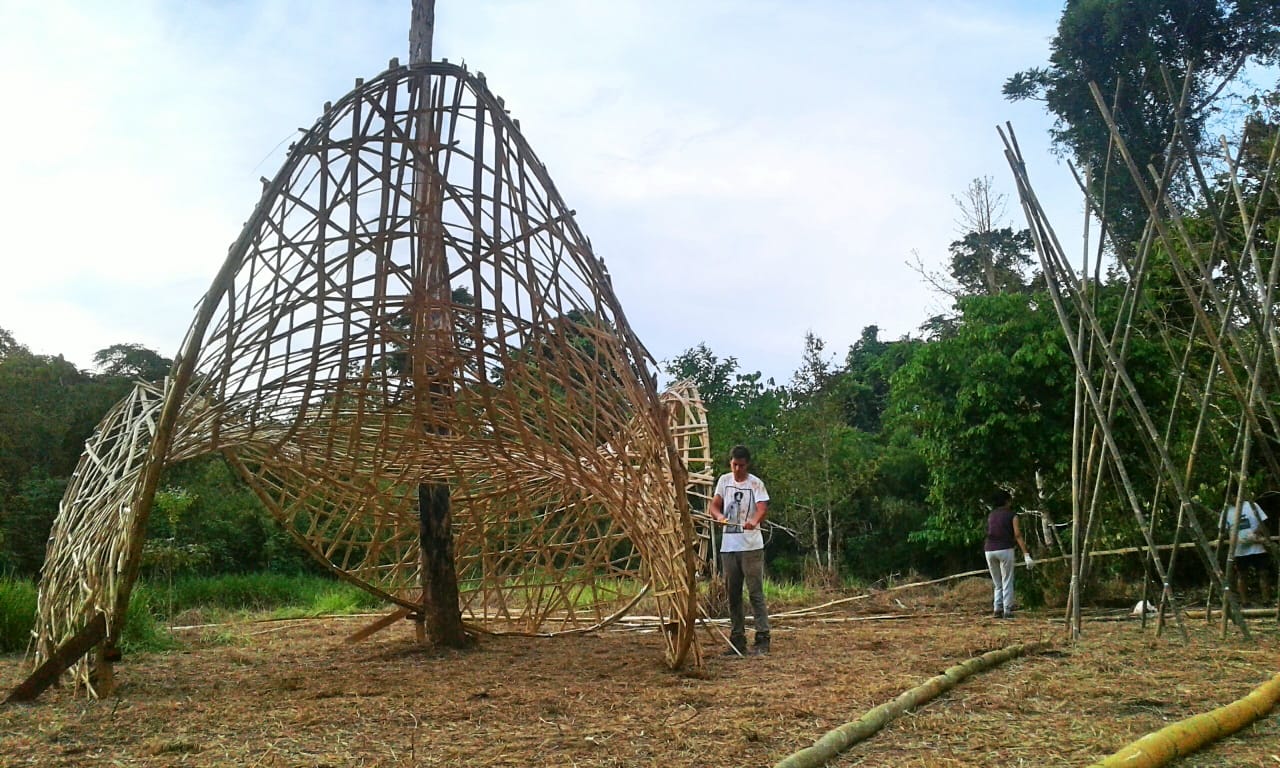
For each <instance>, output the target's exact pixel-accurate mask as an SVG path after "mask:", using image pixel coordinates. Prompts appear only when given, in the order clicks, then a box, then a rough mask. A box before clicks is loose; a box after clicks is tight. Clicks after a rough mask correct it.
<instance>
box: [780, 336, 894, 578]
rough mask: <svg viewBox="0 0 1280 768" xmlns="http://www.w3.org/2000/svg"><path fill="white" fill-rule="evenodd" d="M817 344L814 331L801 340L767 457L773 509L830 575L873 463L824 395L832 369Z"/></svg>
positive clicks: (861, 438)
mask: <svg viewBox="0 0 1280 768" xmlns="http://www.w3.org/2000/svg"><path fill="white" fill-rule="evenodd" d="M824 346H825V345H824V343H823V341H822V339H820V338H818V337H817V336H815V335H814V334H813V333H808V334H806V335H805V351H804V357H803V358H802V362H801V365H800V368H799V369H798V370H797V371H796V374H795V376H794V378H793V380H792V385H791V386H790V387H789V388H788V389H787V398H786V406H785V407H784V408H783V410H782V412H781V413H780V414H779V417H778V425H777V429H776V433H775V439H774V441H773V442H772V444H771V447H770V448H769V450H768V452H767V454H766V455H767V456H768V457H769V458H770V461H769V465H770V468H771V470H770V471H771V474H770V484H771V491H770V496H771V497H772V498H773V499H774V503H773V505H772V506H775V507H776V508H778V513H779V514H780V516H781V517H782V518H783V519H784V521H785V522H786V523H787V524H788V526H789V527H790V528H792V529H793V530H795V532H796V534H797V537H798V539H799V541H800V543H801V544H802V545H803V546H805V547H806V549H807V550H808V551H809V553H810V554H811V555H812V557H813V560H814V562H815V563H816V564H817V565H818V567H819V568H821V569H822V570H824V571H825V572H826V573H827V574H828V577H829V578H833V577H835V576H837V575H838V574H839V571H840V554H841V547H840V541H841V539H842V538H843V535H844V533H845V531H846V530H847V529H848V527H849V524H850V513H851V511H852V509H853V502H854V499H855V497H856V495H857V494H858V493H860V492H862V491H863V490H865V489H866V488H867V487H868V486H869V485H870V483H871V480H872V479H873V477H874V475H875V466H876V462H875V452H874V449H873V446H872V441H871V439H870V437H869V436H867V435H865V434H864V433H861V432H859V431H858V430H856V429H854V428H852V427H850V426H849V425H848V424H846V423H845V421H844V419H843V418H842V411H841V408H840V404H839V402H838V401H837V400H836V399H835V398H834V397H832V395H831V392H830V385H831V382H832V380H833V372H832V370H831V366H830V363H829V362H828V361H827V360H825V359H824V358H823V355H822V352H823V348H824Z"/></svg>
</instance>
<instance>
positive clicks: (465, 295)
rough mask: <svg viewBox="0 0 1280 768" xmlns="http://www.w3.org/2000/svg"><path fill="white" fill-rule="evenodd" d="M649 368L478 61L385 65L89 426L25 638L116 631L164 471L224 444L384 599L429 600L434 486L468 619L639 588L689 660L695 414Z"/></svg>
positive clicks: (326, 122)
mask: <svg viewBox="0 0 1280 768" xmlns="http://www.w3.org/2000/svg"><path fill="white" fill-rule="evenodd" d="M652 368H653V361H652V359H651V358H650V356H649V355H648V353H647V352H646V351H645V350H644V348H643V347H642V346H641V344H640V342H639V340H638V339H637V338H636V336H635V334H634V333H633V332H632V330H631V328H630V326H629V325H628V323H627V321H626V318H625V316H624V315H623V312H622V308H621V307H620V306H619V303H618V300H617V297H616V296H615V295H614V293H613V290H612V287H611V285H610V279H609V275H608V273H607V272H606V271H605V268H604V265H603V263H602V262H600V261H599V260H597V259H596V258H595V256H594V255H593V254H592V251H591V248H590V244H589V242H588V241H587V239H586V238H585V237H584V236H583V235H582V233H581V232H580V231H579V229H578V226H577V224H576V223H575V221H574V219H573V212H572V211H570V210H569V209H568V208H567V207H566V206H565V204H564V203H563V201H562V200H561V198H560V196H559V194H558V193H557V192H556V189H555V186H554V185H553V184H552V181H551V178H550V177H549V175H548V173H547V170H546V168H545V167H544V166H543V165H542V163H541V162H539V161H538V159H537V158H536V157H535V156H534V154H533V152H532V150H531V149H530V147H529V145H528V143H527V142H526V141H525V139H524V138H523V136H522V135H521V133H520V130H519V126H518V123H517V122H516V121H513V120H512V119H511V118H510V117H509V116H508V114H507V112H506V111H505V109H504V108H503V103H502V100H501V99H498V98H497V97H495V96H494V95H493V94H492V93H490V91H489V90H488V88H487V87H486V84H485V80H484V77H483V75H478V74H472V73H470V72H468V71H467V70H465V69H464V68H462V67H459V66H456V65H451V64H449V63H447V62H434V63H430V64H422V65H414V66H412V67H403V66H398V65H397V64H396V62H394V61H393V62H392V67H391V68H390V69H388V70H387V71H386V72H383V73H382V74H381V75H379V76H377V77H376V78H373V79H372V80H370V81H369V82H367V83H366V82H360V81H357V84H356V88H355V89H354V90H353V91H352V92H351V93H349V94H347V95H346V96H345V97H343V98H342V99H341V100H340V101H338V102H337V103H335V104H332V105H326V108H325V110H324V114H323V115H322V116H321V117H320V119H319V120H318V121H317V122H316V124H315V125H314V126H313V127H312V128H311V129H310V130H308V131H306V132H305V134H304V135H303V136H302V137H301V138H300V139H299V140H298V141H297V142H296V143H295V144H294V145H293V146H292V147H291V149H290V151H289V153H288V157H287V159H286V160H285V162H284V165H283V167H282V168H281V170H280V171H279V173H278V174H277V175H276V177H275V178H274V179H273V180H271V181H270V182H267V184H266V188H265V190H264V192H263V196H262V198H261V200H260V202H259V203H258V205H257V207H256V208H255V210H254V212H253V214H252V216H251V217H250V219H249V221H248V222H247V224H246V226H245V229H244V230H243V232H242V234H241V236H240V237H239V239H238V240H237V241H236V242H235V243H234V244H233V245H232V247H231V250H230V253H229V255H228V258H227V260H226V262H225V264H224V266H223V268H222V270H221V271H220V273H219V274H218V276H217V277H216V278H215V280H214V282H213V284H212V286H211V288H210V289H209V291H208V293H207V294H206V296H205V298H204V301H203V302H202V304H201V306H200V308H199V310H198V312H197V316H196V319H195V321H194V323H193V325H192V327H191V329H190V331H189V332H188V335H187V338H186V340H185V341H184V343H183V348H182V350H181V352H180V354H179V356H178V358H177V360H176V361H175V365H174V374H173V376H172V378H171V380H169V381H168V382H167V383H166V385H165V387H164V388H163V391H161V390H159V389H156V388H152V387H147V386H141V385H140V386H139V387H138V388H137V389H136V390H135V391H134V393H133V394H132V395H131V396H130V397H129V398H128V399H126V400H125V401H123V402H122V403H120V404H119V405H118V406H117V407H116V408H115V409H114V410H113V411H112V412H111V413H110V415H108V416H107V417H106V419H105V420H104V421H103V422H102V424H101V426H100V427H99V429H98V431H97V432H96V434H95V435H94V437H93V439H92V440H91V441H90V443H89V444H88V445H86V449H85V453H84V455H83V457H82V459H81V462H80V465H79V467H78V469H77V472H76V475H75V478H74V480H73V482H72V484H71V486H70V487H69V489H68V491H67V494H66V497H65V499H64V501H63V504H62V508H61V510H60V514H59V517H58V520H57V522H56V525H55V528H54V535H53V537H52V539H51V542H50V545H49V551H48V558H47V562H46V565H45V569H44V575H43V580H42V582H41V589H40V601H39V604H40V608H39V618H38V626H37V646H38V648H37V655H38V656H39V657H41V658H47V656H48V654H50V653H51V652H52V651H53V649H54V648H55V647H56V646H57V645H58V644H59V643H61V642H63V641H65V640H66V639H67V638H68V637H70V636H71V635H72V634H74V633H75V632H76V631H77V628H79V627H82V626H85V625H86V623H87V622H88V621H89V620H90V619H92V618H93V617H94V616H96V615H97V614H105V616H106V618H107V623H108V626H109V627H110V628H111V629H109V634H110V635H111V636H113V637H114V636H115V631H116V629H117V628H118V626H119V624H120V622H121V619H122V617H123V610H124V608H125V607H126V606H127V594H128V590H129V588H130V586H131V584H132V582H133V580H134V579H135V578H136V572H137V568H138V565H137V559H138V555H139V552H140V547H141V539H142V531H143V530H144V526H145V517H146V515H147V513H148V511H149V509H150V505H151V500H152V497H153V495H154V492H155V488H156V484H157V481H158V477H159V473H160V472H161V471H162V470H163V468H164V467H167V466H170V465H172V464H174V463H176V462H180V461H184V460H187V459H191V458H193V457H196V456H200V455H202V454H208V453H211V452H220V453H221V454H223V455H224V456H225V457H226V459H227V460H228V461H229V462H230V464H231V465H232V466H234V467H235V468H236V469H237V471H238V472H239V473H240V475H241V476H242V477H243V479H244V480H245V481H246V482H247V483H248V484H249V485H250V486H251V487H252V488H253V489H254V491H255V492H256V493H257V495H258V496H259V498H260V499H261V500H262V502H263V504H264V505H265V506H266V507H267V509H269V510H270V512H271V514H272V515H273V516H274V517H275V518H276V520H277V521H278V522H279V523H280V524H281V525H282V526H284V527H285V529H287V530H288V531H289V532H290V533H291V534H292V535H293V537H294V538H295V539H296V540H297V542H298V543H299V544H300V545H301V546H302V547H303V548H305V549H306V550H307V551H308V552H310V553H311V554H312V555H314V556H315V557H316V558H318V559H319V560H321V561H322V562H324V563H327V564H328V565H329V566H330V567H331V568H332V569H333V570H334V571H335V572H336V573H337V574H338V575H340V576H341V577H342V578H345V579H347V580H349V581H351V582H353V583H356V584H358V585H360V586H362V587H363V588H365V589H367V590H369V591H371V592H373V593H375V594H377V595H379V596H381V597H382V598H384V599H385V600H387V601H388V602H389V603H394V604H397V605H398V606H401V607H402V608H404V609H408V610H411V611H412V610H417V609H419V608H420V607H421V606H420V605H419V604H418V600H419V599H420V598H419V595H420V591H421V588H422V584H421V582H420V568H419V565H420V554H419V538H418V537H419V517H418V489H419V486H420V485H423V484H447V486H448V488H449V495H450V499H451V504H452V516H453V536H454V550H453V551H454V555H455V562H456V570H457V574H458V580H459V592H460V601H461V608H462V611H463V619H464V621H465V622H466V624H467V626H468V627H469V628H470V629H472V630H478V631H485V632H517V633H530V634H549V633H557V632H565V631H576V630H582V629H587V628H591V627H596V626H600V625H602V624H604V623H607V622H608V621H610V620H611V619H613V618H616V617H617V616H618V615H619V614H620V613H621V612H623V611H625V610H627V609H630V608H632V607H637V608H638V607H639V606H641V605H643V607H644V610H645V611H646V613H648V614H657V615H658V616H659V618H660V619H661V620H662V622H663V626H664V627H666V630H667V631H665V632H662V633H659V634H660V635H661V636H662V637H663V638H664V640H665V644H666V645H665V654H666V659H667V662H668V663H669V664H671V665H672V666H679V665H682V664H684V663H685V662H686V661H688V660H689V659H690V658H692V659H694V660H695V661H696V660H699V659H700V655H699V651H698V646H697V643H696V641H695V638H694V633H693V622H694V619H695V611H696V590H695V583H694V573H695V568H696V563H697V559H698V556H699V553H698V551H697V550H699V549H700V548H701V546H700V542H705V541H706V540H707V534H706V531H705V530H703V531H702V532H701V535H698V534H695V530H694V520H693V516H692V515H691V509H690V499H693V500H697V499H705V498H706V497H707V496H708V495H709V493H710V484H711V482H712V479H713V478H712V476H711V462H710V451H709V446H708V442H707V432H706V415H705V411H704V409H703V407H702V404H701V401H700V400H699V398H698V395H697V392H696V390H694V389H693V388H692V387H691V386H689V385H684V384H682V385H677V386H676V387H674V388H673V389H672V390H671V391H670V392H668V393H667V394H666V395H664V396H661V397H660V396H659V394H658V392H657V390H656V385H655V377H654V376H653V373H652ZM686 467H687V468H688V471H687V470H686ZM703 527H704V528H705V526H703ZM122 593H123V596H124V599H119V596H120V595H121V594H122ZM85 667H86V665H85V664H84V663H83V662H82V663H81V664H80V665H79V667H78V668H77V670H78V673H79V678H80V679H83V680H85V681H87V680H88V677H87V671H86V669H85Z"/></svg>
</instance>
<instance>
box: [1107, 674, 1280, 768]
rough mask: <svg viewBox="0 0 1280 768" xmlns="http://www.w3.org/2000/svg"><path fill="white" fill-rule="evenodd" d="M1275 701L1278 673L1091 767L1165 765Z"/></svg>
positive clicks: (1232, 730)
mask: <svg viewBox="0 0 1280 768" xmlns="http://www.w3.org/2000/svg"><path fill="white" fill-rule="evenodd" d="M1277 702H1280V674H1278V675H1276V676H1275V677H1273V678H1271V679H1270V680H1268V681H1267V682H1265V683H1263V684H1262V685H1260V686H1258V687H1257V688H1255V689H1254V690H1253V691H1251V692H1250V693H1249V694H1248V695H1246V696H1244V697H1242V698H1239V699H1237V700H1236V701H1233V702H1232V703H1230V704H1227V705H1226V706H1223V707H1218V708H1217V709H1215V710H1213V711H1210V712H1202V713H1200V714H1198V715H1193V716H1192V717H1188V718H1187V719H1185V720H1179V721H1178V722H1176V723H1173V724H1172V725H1167V726H1165V727H1164V728H1161V729H1160V730H1158V731H1155V732H1154V733H1149V734H1147V735H1146V736H1143V737H1142V738H1140V739H1138V740H1137V741H1135V742H1133V743H1131V744H1129V745H1128V746H1126V747H1124V748H1123V749H1121V750H1120V751H1119V752H1116V753H1115V754H1113V755H1110V756H1108V757H1105V758H1103V759H1102V760H1100V761H1098V762H1096V763H1093V764H1092V765H1091V766H1090V768H1120V767H1121V766H1123V768H1157V767H1158V766H1161V765H1166V764H1168V763H1169V762H1171V761H1173V760H1175V759H1177V758H1179V757H1186V756H1187V755H1189V754H1191V753H1192V752H1195V751H1196V750H1198V749H1200V748H1201V747H1203V746H1204V745H1206V744H1209V743H1212V742H1214V741H1217V740H1218V739H1221V738H1224V737H1226V736H1230V735H1231V734H1233V733H1235V732H1236V731H1238V730H1240V729H1241V728H1244V727H1245V726H1247V725H1249V724H1250V723H1252V722H1253V721H1255V720H1257V719H1259V718H1262V717H1265V716H1266V715H1267V713H1268V712H1270V711H1271V709H1272V708H1273V707H1275V705H1276V703H1277Z"/></svg>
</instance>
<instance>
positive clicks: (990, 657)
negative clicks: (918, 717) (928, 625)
mask: <svg viewBox="0 0 1280 768" xmlns="http://www.w3.org/2000/svg"><path fill="white" fill-rule="evenodd" d="M1048 647H1049V644H1048V643H1028V644H1025V645H1011V646H1009V647H1007V648H1002V649H1000V650H997V651H989V652H988V653H984V654H982V655H981V656H976V657H974V658H972V659H969V660H968V661H966V662H963V663H961V664H956V665H955V666H953V667H950V668H948V669H947V670H946V671H944V672H943V673H942V674H940V675H937V676H935V677H931V678H929V679H928V680H927V681H925V682H924V683H922V684H920V685H918V686H916V687H915V688H912V689H910V690H908V691H906V692H904V693H902V694H900V695H899V696H898V697H897V698H895V699H893V700H892V701H889V702H886V703H884V704H881V705H880V706H878V707H875V708H873V709H871V710H870V711H868V712H867V713H866V714H865V715H863V716H862V717H860V718H859V719H857V720H854V721H853V722H850V723H845V724H844V725H842V726H840V727H838V728H835V729H833V730H830V731H828V732H827V733H826V735H824V736H823V737H822V738H820V739H818V740H817V741H816V742H815V743H814V745H813V746H811V747H806V748H804V749H802V750H800V751H798V752H794V753H792V754H790V755H788V756H786V757H784V758H783V759H781V760H779V761H778V762H777V763H775V764H774V768H818V766H821V765H825V764H826V763H827V762H828V761H830V760H832V759H833V758H835V756H836V755H838V754H840V753H841V752H843V751H845V750H847V749H848V748H849V747H851V746H853V745H854V744H856V743H858V742H859V741H863V740H865V739H867V738H870V737H871V736H873V735H875V734H876V732H877V731H879V730H880V729H881V728H884V727H885V726H886V725H888V724H889V723H891V722H893V721H894V720H896V719H897V718H898V717H900V716H902V715H903V714H905V713H906V712H909V711H911V710H912V709H915V708H916V707H919V706H920V705H921V704H924V703H926V702H928V701H932V700H933V699H936V698H937V697H938V696H940V695H942V694H943V693H946V692H947V691H949V690H951V689H952V688H954V687H956V685H958V684H959V683H961V682H962V681H964V680H965V679H966V678H968V677H970V676H972V675H975V674H977V673H978V672H985V671H987V670H989V669H993V668H995V667H998V666H1000V665H1001V664H1003V663H1005V662H1006V661H1010V660H1011V659H1016V658H1018V657H1019V656H1025V655H1028V654H1033V653H1039V652H1041V651H1043V650H1044V649H1045V648H1048Z"/></svg>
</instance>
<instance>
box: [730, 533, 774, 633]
mask: <svg viewBox="0 0 1280 768" xmlns="http://www.w3.org/2000/svg"><path fill="white" fill-rule="evenodd" d="M720 562H721V564H722V565H723V566H724V585H725V588H726V589H727V590H728V591H729V625H730V627H729V642H731V643H733V647H735V648H737V649H738V650H739V651H742V650H745V649H746V647H747V628H746V617H745V615H744V614H743V612H742V584H743V582H746V585H747V594H749V595H750V596H751V610H752V612H753V614H754V615H755V622H756V624H755V627H756V645H768V644H769V610H768V608H766V607H765V604H764V550H763V549H751V550H748V551H746V552H721V553H720Z"/></svg>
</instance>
